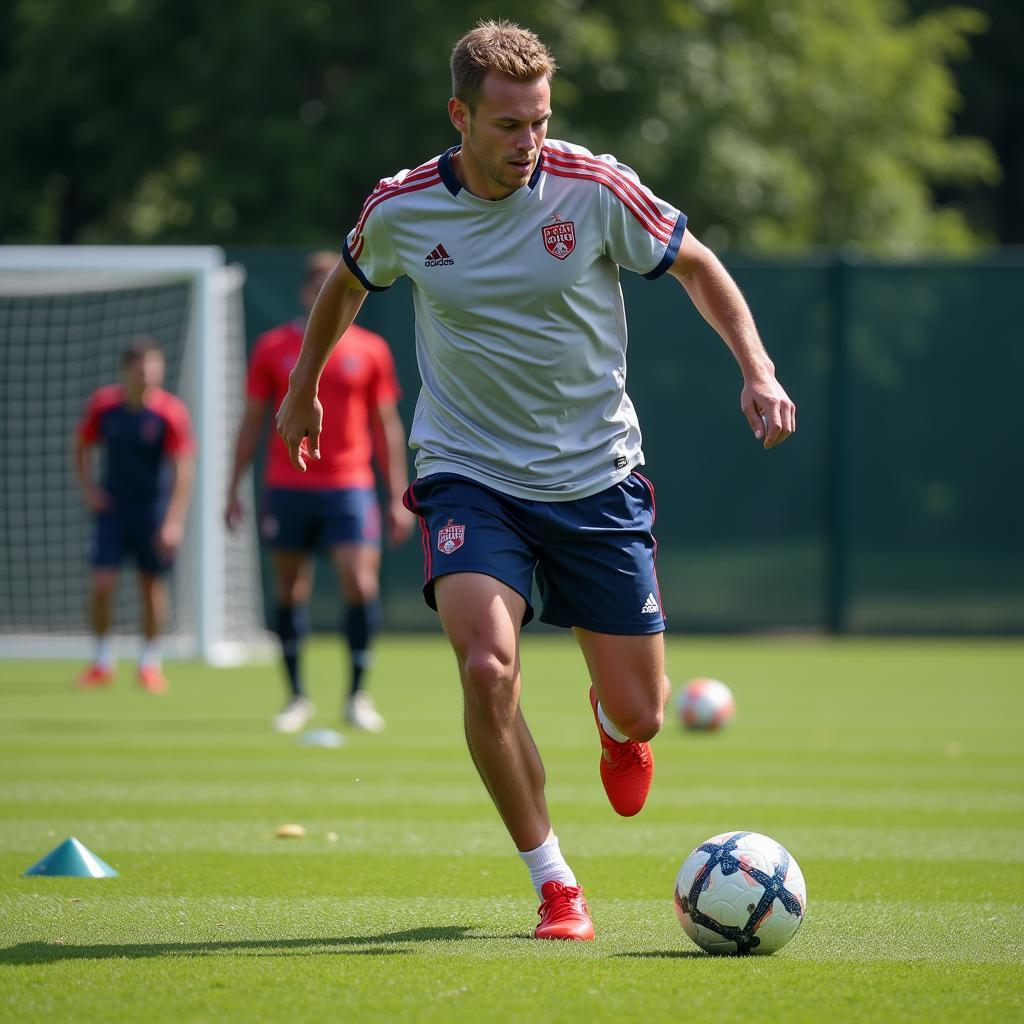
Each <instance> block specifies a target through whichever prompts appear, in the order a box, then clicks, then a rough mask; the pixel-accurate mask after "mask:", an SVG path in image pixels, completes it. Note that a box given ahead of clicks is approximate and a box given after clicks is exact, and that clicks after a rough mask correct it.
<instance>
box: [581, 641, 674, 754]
mask: <svg viewBox="0 0 1024 1024" xmlns="http://www.w3.org/2000/svg"><path fill="white" fill-rule="evenodd" d="M574 632H575V634H576V639H577V641H578V642H579V645H580V649H581V650H582V651H583V657H584V659H585V660H586V662H587V668H588V670H589V671H590V679H591V682H592V683H593V685H594V691H595V694H594V696H595V698H596V700H597V701H598V702H599V709H598V712H599V717H600V721H601V724H602V726H603V728H604V729H605V730H606V731H607V732H608V733H609V735H611V736H613V737H614V738H615V739H618V740H619V741H620V742H621V741H623V740H627V739H629V740H636V741H639V742H645V741H647V740H651V739H653V738H654V737H655V736H656V735H657V734H658V732H659V731H660V730H661V726H662V723H663V721H664V712H665V704H666V703H667V702H668V699H669V692H670V687H669V682H668V679H667V678H666V676H665V640H664V636H665V635H664V633H655V634H653V635H650V636H615V635H609V634H606V633H594V632H592V631H590V630H587V629H579V628H577V629H575V630H574Z"/></svg>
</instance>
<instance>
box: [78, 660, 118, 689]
mask: <svg viewBox="0 0 1024 1024" xmlns="http://www.w3.org/2000/svg"><path fill="white" fill-rule="evenodd" d="M113 681H114V670H113V669H112V668H110V667H109V666H108V665H100V664H99V663H97V664H94V665H90V666H89V667H88V668H87V669H86V670H85V671H84V672H83V673H82V674H81V675H80V676H79V677H78V683H77V686H78V688H79V689H80V690H96V689H99V687H101V686H109V685H110V684H111V683H112V682H113Z"/></svg>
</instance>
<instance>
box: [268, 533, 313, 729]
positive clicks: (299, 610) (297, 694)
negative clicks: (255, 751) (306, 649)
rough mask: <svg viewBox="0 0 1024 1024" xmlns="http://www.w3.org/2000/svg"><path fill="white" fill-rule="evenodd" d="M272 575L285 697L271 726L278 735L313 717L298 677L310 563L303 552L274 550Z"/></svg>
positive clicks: (310, 583)
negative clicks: (285, 690) (285, 686)
mask: <svg viewBox="0 0 1024 1024" xmlns="http://www.w3.org/2000/svg"><path fill="white" fill-rule="evenodd" d="M270 565H271V570H272V572H273V576H274V601H275V621H274V631H275V632H276V633H277V638H278V640H279V642H280V644H281V661H282V665H283V669H284V677H285V682H286V684H287V689H288V696H287V698H286V700H285V705H284V707H283V708H282V709H281V710H280V711H279V712H278V713H277V714H276V715H275V716H274V717H273V719H272V720H271V724H272V725H273V727H274V728H275V729H276V730H277V731H278V732H298V731H299V729H301V728H302V727H303V726H304V725H305V724H306V723H307V722H308V721H309V720H310V718H312V717H313V712H314V710H315V709H314V707H313V702H312V701H311V700H310V699H309V696H308V695H307V693H306V687H305V683H304V681H303V678H302V648H303V643H304V641H305V638H306V636H307V634H308V633H309V598H310V595H311V593H312V591H313V575H314V562H313V558H312V556H311V555H310V554H309V553H308V552H305V551H284V550H281V549H279V548H275V549H274V550H273V551H272V552H271V556H270Z"/></svg>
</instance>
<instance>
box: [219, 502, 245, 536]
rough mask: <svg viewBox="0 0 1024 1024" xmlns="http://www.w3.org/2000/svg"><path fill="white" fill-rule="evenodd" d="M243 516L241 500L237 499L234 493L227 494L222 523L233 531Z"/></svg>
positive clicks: (243, 510)
mask: <svg viewBox="0 0 1024 1024" xmlns="http://www.w3.org/2000/svg"><path fill="white" fill-rule="evenodd" d="M244 518H245V509H244V508H243V507H242V502H241V501H240V500H239V497H238V495H237V494H234V493H231V494H229V495H228V502H227V505H225V506H224V525H225V526H226V527H227V528H228V529H229V530H231V531H232V532H234V531H235V530H237V529H238V527H239V525H240V524H241V522H242V520H243V519H244Z"/></svg>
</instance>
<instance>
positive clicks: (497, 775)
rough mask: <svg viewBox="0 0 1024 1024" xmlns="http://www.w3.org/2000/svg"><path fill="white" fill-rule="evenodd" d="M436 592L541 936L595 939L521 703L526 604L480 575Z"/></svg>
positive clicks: (451, 580) (468, 719)
mask: <svg viewBox="0 0 1024 1024" xmlns="http://www.w3.org/2000/svg"><path fill="white" fill-rule="evenodd" d="M434 596H435V599H436V602H437V610H438V614H439V615H440V617H441V623H442V625H443V626H444V629H445V632H446V633H447V635H448V639H449V642H450V643H451V645H452V649H453V650H454V651H455V658H456V662H457V664H458V666H459V676H460V679H461V682H462V693H463V719H464V726H465V731H466V742H467V744H468V746H469V752H470V756H471V757H472V758H473V763H474V764H475V765H476V769H477V771H478V772H479V774H480V778H481V779H482V780H483V783H484V786H485V787H486V788H487V792H488V793H489V794H490V796H491V799H492V800H493V801H494V805H495V807H496V808H497V810H498V813H499V814H500V815H501V819H502V821H503V822H504V823H505V827H506V828H507V829H508V832H509V835H510V836H511V837H512V841H513V842H514V843H515V844H516V848H517V849H518V850H519V854H520V857H521V858H522V859H523V861H524V862H525V863H526V866H527V868H528V869H529V871H530V879H531V881H532V882H533V884H534V887H535V889H536V890H537V893H538V896H539V897H540V898H541V900H542V904H541V910H540V913H541V923H540V924H539V925H538V926H537V931H536V932H535V934H536V935H537V937H538V938H563V939H592V938H593V937H594V928H593V924H592V923H591V921H590V916H589V914H588V912H587V907H586V903H585V902H584V900H583V893H582V890H581V889H580V887H579V886H578V885H577V882H576V877H575V875H573V873H572V870H571V869H570V868H569V865H568V864H567V863H566V862H565V859H564V858H563V857H562V854H561V850H560V848H559V845H558V838H557V837H556V836H555V834H554V832H553V831H552V828H551V819H550V817H549V816H548V808H547V801H546V799H545V797H544V781H545V776H544V765H543V763H542V761H541V758H540V753H539V752H538V750H537V746H536V744H535V743H534V742H533V737H532V736H531V734H530V730H529V728H528V727H527V725H526V720H525V718H524V717H523V713H522V709H521V708H520V705H519V694H520V689H521V685H522V679H521V675H520V665H519V629H520V623H521V622H522V621H523V616H524V614H525V611H526V601H525V600H524V599H523V597H522V596H521V595H520V594H518V593H517V592H516V591H515V590H513V589H512V588H511V587H509V586H507V585H506V584H504V583H502V582H501V581H500V580H496V579H494V578H493V577H491V576H485V575H481V574H478V573H455V574H449V575H445V576H442V577H441V578H440V579H438V580H437V581H436V582H435V585H434Z"/></svg>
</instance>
